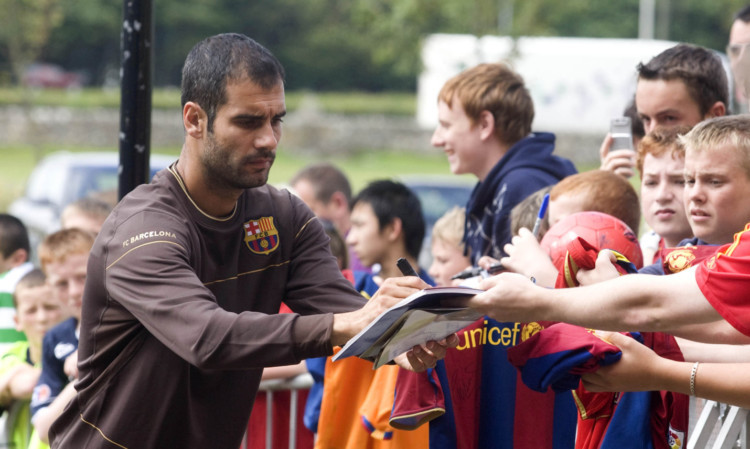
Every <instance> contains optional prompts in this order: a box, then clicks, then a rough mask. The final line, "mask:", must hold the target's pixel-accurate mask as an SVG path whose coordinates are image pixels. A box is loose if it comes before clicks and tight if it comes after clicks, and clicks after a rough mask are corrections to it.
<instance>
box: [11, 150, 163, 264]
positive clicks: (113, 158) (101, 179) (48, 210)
mask: <svg viewBox="0 0 750 449" xmlns="http://www.w3.org/2000/svg"><path fill="white" fill-rule="evenodd" d="M176 159H177V157H176V156H166V155H156V154H152V155H151V176H152V177H153V175H154V174H155V173H156V172H157V171H159V170H161V169H162V168H165V167H167V166H168V165H169V164H171V163H172V162H174V161H175V160H176ZM119 161H120V156H119V154H118V153H115V152H112V153H107V152H100V153H70V152H57V153H52V154H50V155H48V156H46V157H45V158H44V159H42V160H41V161H40V162H39V163H38V164H37V165H36V167H34V170H33V171H32V172H31V175H30V176H29V180H28V182H27V184H26V191H25V193H24V196H22V197H21V198H18V199H16V200H15V201H13V202H12V203H11V204H10V206H9V207H8V212H9V213H10V214H12V215H15V216H16V217H18V218H19V219H20V220H21V221H23V222H24V224H25V225H26V227H27V228H28V230H29V234H30V237H31V244H32V252H35V249H36V246H37V244H38V243H39V242H41V240H42V239H43V238H44V236H45V235H47V234H49V233H52V232H54V231H57V230H58V229H60V214H61V213H62V210H63V208H65V206H67V205H68V204H70V203H72V202H73V201H76V200H78V199H81V198H84V197H86V196H90V195H93V194H98V195H109V196H110V197H112V198H114V201H116V195H117V183H118V177H117V173H118V166H119Z"/></svg>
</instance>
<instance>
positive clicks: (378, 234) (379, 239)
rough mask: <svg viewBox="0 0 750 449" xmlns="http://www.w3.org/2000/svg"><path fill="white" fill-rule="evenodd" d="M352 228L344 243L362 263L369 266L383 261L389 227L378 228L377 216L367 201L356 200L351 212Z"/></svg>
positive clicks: (388, 242)
mask: <svg viewBox="0 0 750 449" xmlns="http://www.w3.org/2000/svg"><path fill="white" fill-rule="evenodd" d="M351 223H352V228H351V229H350V230H349V234H348V235H347V236H346V244H347V245H349V246H351V247H352V249H353V250H354V253H355V254H356V255H357V257H358V258H359V260H360V261H361V262H362V264H363V265H364V266H366V267H371V266H373V265H374V264H376V263H380V264H382V263H383V258H384V257H385V254H386V253H387V248H388V245H390V244H391V243H392V242H390V241H389V240H388V238H387V231H388V229H389V227H385V228H384V229H383V230H382V231H381V230H380V229H379V226H380V225H379V223H378V217H377V216H375V212H374V211H373V210H372V206H370V204H369V203H365V202H363V201H359V202H357V204H355V205H354V208H353V209H352V214H351Z"/></svg>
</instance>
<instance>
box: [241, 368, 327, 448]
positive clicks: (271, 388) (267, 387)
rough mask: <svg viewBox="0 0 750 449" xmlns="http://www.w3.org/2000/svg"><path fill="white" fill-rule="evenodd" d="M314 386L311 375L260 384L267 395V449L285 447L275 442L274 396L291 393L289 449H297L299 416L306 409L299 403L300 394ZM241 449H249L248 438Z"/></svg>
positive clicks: (306, 374) (265, 381)
mask: <svg viewBox="0 0 750 449" xmlns="http://www.w3.org/2000/svg"><path fill="white" fill-rule="evenodd" d="M312 384H313V378H312V376H311V375H310V374H309V373H304V374H300V375H299V376H296V377H292V378H289V379H271V380H264V381H263V382H261V383H260V389H259V391H263V392H265V393H266V449H273V448H274V447H283V446H282V444H280V442H277V443H276V446H274V441H273V407H274V403H273V402H274V401H273V395H274V392H278V391H289V392H290V395H291V396H290V401H289V439H288V445H287V446H286V447H288V448H289V449H296V446H297V415H298V410H299V408H300V407H302V408H304V406H305V404H300V403H299V392H300V391H302V390H309V389H310V387H311V386H312ZM240 449H247V438H243V439H242V446H240Z"/></svg>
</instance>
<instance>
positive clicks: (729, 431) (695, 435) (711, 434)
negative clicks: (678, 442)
mask: <svg viewBox="0 0 750 449" xmlns="http://www.w3.org/2000/svg"><path fill="white" fill-rule="evenodd" d="M749 422H750V415H749V414H748V410H746V409H743V408H739V407H734V406H729V405H722V404H719V403H718V402H716V401H706V404H705V405H704V407H703V410H702V411H701V413H700V415H699V417H698V421H697V422H696V424H695V427H694V428H693V430H692V433H691V436H690V438H689V441H688V445H687V449H704V448H710V449H733V448H741V449H748V447H749V446H748V433H747V429H748V423H749ZM717 424H720V428H719V430H718V433H717V432H716V425H717Z"/></svg>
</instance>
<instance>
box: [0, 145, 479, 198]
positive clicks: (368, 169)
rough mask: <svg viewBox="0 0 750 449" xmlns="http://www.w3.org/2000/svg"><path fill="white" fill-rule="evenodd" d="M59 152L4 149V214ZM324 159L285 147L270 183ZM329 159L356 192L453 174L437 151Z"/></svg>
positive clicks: (0, 186) (0, 178)
mask: <svg viewBox="0 0 750 449" xmlns="http://www.w3.org/2000/svg"><path fill="white" fill-rule="evenodd" d="M59 149H60V148H59V147H54V148H51V147H50V148H41V149H34V148H31V147H0V211H2V212H5V211H6V210H7V208H8V205H9V204H10V203H11V201H13V199H15V198H17V197H18V196H20V195H22V194H23V190H24V186H25V184H26V180H27V178H28V177H29V174H30V173H31V170H32V169H33V168H34V165H35V164H36V162H37V160H38V158H40V157H42V156H43V155H45V154H48V153H50V152H52V151H56V150H59ZM64 149H65V150H67V151H117V150H116V149H114V148H112V149H102V148H75V149H73V148H64ZM151 152H152V153H162V154H170V155H174V156H175V159H176V158H177V155H178V154H179V148H156V149H152V150H151ZM323 160H326V159H324V158H319V157H312V156H308V157H304V156H299V155H291V154H289V153H285V152H284V150H283V148H282V149H280V150H279V151H278V153H277V157H276V162H275V163H274V166H273V168H272V169H271V176H270V178H269V181H270V182H271V183H272V184H274V185H279V184H284V183H286V182H287V181H289V179H290V178H291V177H292V176H293V175H294V173H296V172H297V170H299V169H300V168H302V167H304V166H305V165H307V164H308V163H311V162H319V161H323ZM328 160H329V161H330V162H332V163H334V164H336V165H337V166H339V167H341V169H342V170H344V172H345V173H346V174H347V175H348V176H349V179H350V180H351V183H352V188H353V189H354V190H355V191H357V190H359V189H361V188H362V187H364V186H365V185H366V184H367V183H368V182H369V181H372V180H374V179H382V178H393V177H398V176H401V175H408V174H441V175H450V171H449V169H448V163H447V161H446V159H445V156H444V155H443V153H442V152H441V151H439V150H435V152H434V154H427V155H420V154H412V153H404V152H395V151H394V152H385V151H381V150H373V151H364V152H361V153H358V154H357V155H355V156H351V157H347V158H338V159H333V158H329V159H328ZM467 179H470V178H467Z"/></svg>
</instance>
